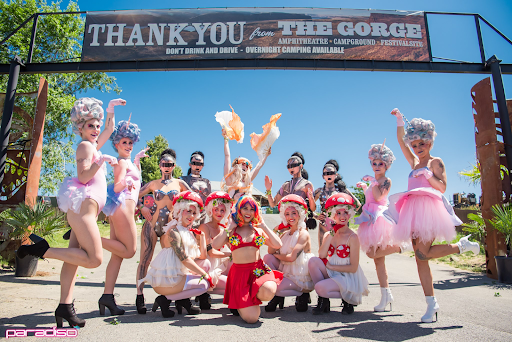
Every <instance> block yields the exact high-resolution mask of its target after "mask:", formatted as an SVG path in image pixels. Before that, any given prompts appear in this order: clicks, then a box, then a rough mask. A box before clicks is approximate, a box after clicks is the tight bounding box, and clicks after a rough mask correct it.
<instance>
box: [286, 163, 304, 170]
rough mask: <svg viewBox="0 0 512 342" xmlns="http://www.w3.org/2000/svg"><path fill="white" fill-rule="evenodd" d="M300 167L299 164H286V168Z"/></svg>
mask: <svg viewBox="0 0 512 342" xmlns="http://www.w3.org/2000/svg"><path fill="white" fill-rule="evenodd" d="M300 165H301V164H300V163H293V164H288V166H287V168H289V169H293V168H294V167H297V166H300Z"/></svg>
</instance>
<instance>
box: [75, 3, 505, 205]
mask: <svg viewBox="0 0 512 342" xmlns="http://www.w3.org/2000/svg"><path fill="white" fill-rule="evenodd" d="M78 4H79V6H80V9H81V10H86V11H97V10H114V9H115V10H122V9H141V8H144V9H160V8H171V7H172V8H197V7H254V6H257V7H312V6H314V7H326V8H363V9H365V8H376V9H390V10H395V9H396V10H424V11H443V12H460V13H479V14H481V15H482V16H483V17H484V18H486V19H487V20H488V21H489V22H491V23H492V24H493V25H494V26H496V27H497V28H498V29H499V30H501V31H502V32H503V33H504V34H505V35H507V36H508V37H512V24H510V18H511V17H512V3H511V2H510V1H495V2H493V6H489V5H486V4H485V2H482V1H414V2H411V1H386V2H383V1H358V2H357V5H356V6H354V3H353V2H347V1H314V2H313V1H309V2H307V1H259V2H250V3H249V2H240V1H172V2H166V3H164V2H162V1H151V0H147V1H144V2H136V1H109V2H105V1H95V0H93V1H91V0H87V1H78ZM491 7H492V8H491ZM484 26H485V25H484ZM429 28H430V31H431V41H432V50H433V56H436V57H443V58H450V59H456V60H464V61H478V60H479V58H480V55H479V50H478V44H477V40H476V31H475V29H474V21H473V19H472V18H466V17H454V16H439V15H438V16H430V17H429ZM483 34H484V47H485V49H486V57H487V58H488V57H490V56H491V55H493V54H496V55H497V56H498V58H500V59H503V60H504V62H507V63H512V46H509V45H508V43H507V42H506V41H504V40H502V39H500V38H499V37H498V36H497V35H496V34H494V33H493V32H491V30H489V29H487V28H484V29H483ZM111 75H112V76H115V77H116V78H117V82H118V84H119V86H120V87H121V88H122V89H123V92H122V94H121V97H122V98H124V99H126V100H127V105H126V107H123V108H118V109H117V110H116V119H117V120H121V119H127V118H128V115H129V114H130V113H132V122H135V123H137V124H138V125H139V127H140V128H141V130H142V137H141V142H139V144H138V146H136V147H135V149H136V150H139V149H140V148H143V147H144V146H143V145H144V142H145V141H147V140H150V139H152V138H153V137H154V136H156V135H158V134H162V135H163V136H164V137H166V138H167V140H168V141H169V145H170V147H172V148H174V149H175V150H176V152H177V154H178V158H177V159H178V160H177V162H178V164H179V165H181V166H182V167H183V168H184V170H185V171H186V169H187V167H188V160H189V157H190V153H191V152H193V151H195V150H202V151H203V152H204V153H205V155H206V158H205V168H204V170H203V176H204V177H207V178H209V179H211V180H220V179H221V178H222V172H223V162H224V155H223V139H222V137H221V134H220V126H219V124H218V123H217V122H215V118H214V115H215V113H216V112H217V111H222V110H229V105H230V104H231V105H232V106H233V108H234V109H235V111H236V112H237V113H238V114H239V115H240V117H241V119H242V121H243V122H244V124H245V136H246V139H245V141H244V143H243V144H236V143H235V142H234V141H232V142H231V144H230V147H231V155H232V157H233V158H234V157H236V156H244V157H247V158H249V159H250V160H252V161H253V163H254V164H255V163H256V162H257V156H256V153H255V152H254V151H253V150H252V149H251V146H250V143H249V134H250V133H251V132H257V133H261V126H262V125H263V124H265V123H267V122H268V120H269V118H270V116H271V115H273V114H276V113H282V114H283V115H282V117H281V119H280V120H279V121H278V126H279V128H280V131H281V136H280V138H279V139H278V140H277V141H276V142H275V144H274V146H273V148H272V155H271V156H270V157H269V158H268V160H267V163H266V165H265V166H264V168H263V169H262V171H261V173H260V175H259V176H258V177H257V179H256V180H255V183H254V185H255V186H256V187H257V188H258V189H260V190H263V191H264V183H263V179H264V176H265V175H269V176H270V177H271V178H272V179H273V181H274V186H273V192H274V193H275V192H276V191H277V189H278V188H279V186H280V185H281V184H282V183H283V182H284V181H286V180H288V179H289V178H290V176H289V173H288V171H287V169H286V161H287V159H288V157H289V156H290V155H291V153H293V152H294V151H300V152H302V153H303V154H304V156H305V159H306V164H305V168H306V169H307V170H308V172H309V175H310V180H311V181H312V182H313V184H314V186H315V188H317V187H320V186H322V185H323V179H322V177H321V173H322V166H323V165H324V163H325V162H326V161H327V160H329V159H331V158H335V159H337V160H338V162H339V164H340V173H341V174H342V176H343V178H344V180H345V182H346V183H347V185H349V186H350V185H355V184H356V183H357V182H358V181H359V180H360V178H361V177H362V176H364V175H366V174H371V172H372V170H371V167H370V164H369V160H368V158H367V152H368V149H369V148H370V145H371V144H376V143H382V141H383V140H384V139H387V140H386V144H387V145H388V146H389V147H390V148H391V149H392V150H393V151H394V152H395V155H396V157H397V160H396V162H395V163H394V164H393V166H392V167H391V169H390V170H389V171H388V173H387V175H388V177H390V178H391V179H392V182H393V186H392V189H391V192H392V193H394V192H399V191H404V190H406V188H407V175H408V173H409V172H410V168H409V165H408V163H407V161H406V160H405V158H404V157H403V155H402V154H401V152H400V149H399V146H398V143H397V141H396V121H395V119H394V118H393V117H392V116H391V115H390V114H389V112H390V111H391V110H392V109H393V108H395V107H398V108H399V109H400V110H401V111H402V113H404V114H405V115H406V116H407V118H408V119H412V118H414V117H421V118H424V119H430V120H432V121H433V122H434V124H435V125H436V131H437V133H438V136H437V138H436V141H435V146H434V148H433V150H432V155H434V156H439V157H441V158H442V159H443V160H444V162H445V164H446V170H447V175H448V187H447V191H446V195H447V197H448V198H449V199H451V195H452V194H453V193H455V192H475V193H477V194H479V193H480V188H479V187H473V186H470V185H469V184H468V183H467V182H465V181H464V180H463V179H461V178H460V177H459V176H458V174H457V172H458V171H460V170H462V169H465V168H469V167H470V165H471V164H472V163H474V162H475V140H474V122H473V118H472V108H471V96H470V89H471V87H472V86H473V85H474V84H475V83H477V82H478V81H480V80H482V79H483V78H485V77H488V75H472V74H429V73H402V72H367V71H357V72H355V71H292V70H230V71H186V72H132V73H112V74H111ZM503 81H504V84H505V93H506V94H508V95H509V96H508V97H509V98H512V76H511V75H504V76H503ZM77 96H78V97H80V96H93V97H96V98H99V99H101V100H102V101H104V103H105V104H107V103H108V101H109V100H110V99H112V98H114V97H116V95H115V94H104V93H99V92H96V91H91V92H88V93H86V94H77ZM102 151H103V152H104V153H111V154H114V151H113V149H112V148H111V147H110V146H106V147H104V149H103V150H102Z"/></svg>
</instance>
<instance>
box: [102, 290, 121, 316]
mask: <svg viewBox="0 0 512 342" xmlns="http://www.w3.org/2000/svg"><path fill="white" fill-rule="evenodd" d="M98 306H99V307H100V315H104V314H105V306H106V307H107V308H108V309H109V310H110V315H111V316H112V315H124V310H123V309H121V308H118V307H117V305H116V300H115V299H114V295H113V294H103V296H101V298H100V300H98Z"/></svg>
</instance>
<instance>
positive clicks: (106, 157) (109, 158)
mask: <svg viewBox="0 0 512 342" xmlns="http://www.w3.org/2000/svg"><path fill="white" fill-rule="evenodd" d="M103 162H107V163H109V164H110V166H113V165H117V158H116V157H112V156H109V155H108V154H102V155H101V156H100V157H99V158H98V160H97V161H96V164H98V165H101V164H103Z"/></svg>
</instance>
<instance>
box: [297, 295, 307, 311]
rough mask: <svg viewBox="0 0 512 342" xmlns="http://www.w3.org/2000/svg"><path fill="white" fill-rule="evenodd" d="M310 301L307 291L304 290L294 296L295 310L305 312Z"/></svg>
mask: <svg viewBox="0 0 512 342" xmlns="http://www.w3.org/2000/svg"><path fill="white" fill-rule="evenodd" d="M310 301H311V297H310V295H309V292H305V293H303V294H301V295H300V296H298V297H297V298H295V310H297V312H306V311H308V302H310Z"/></svg>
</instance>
